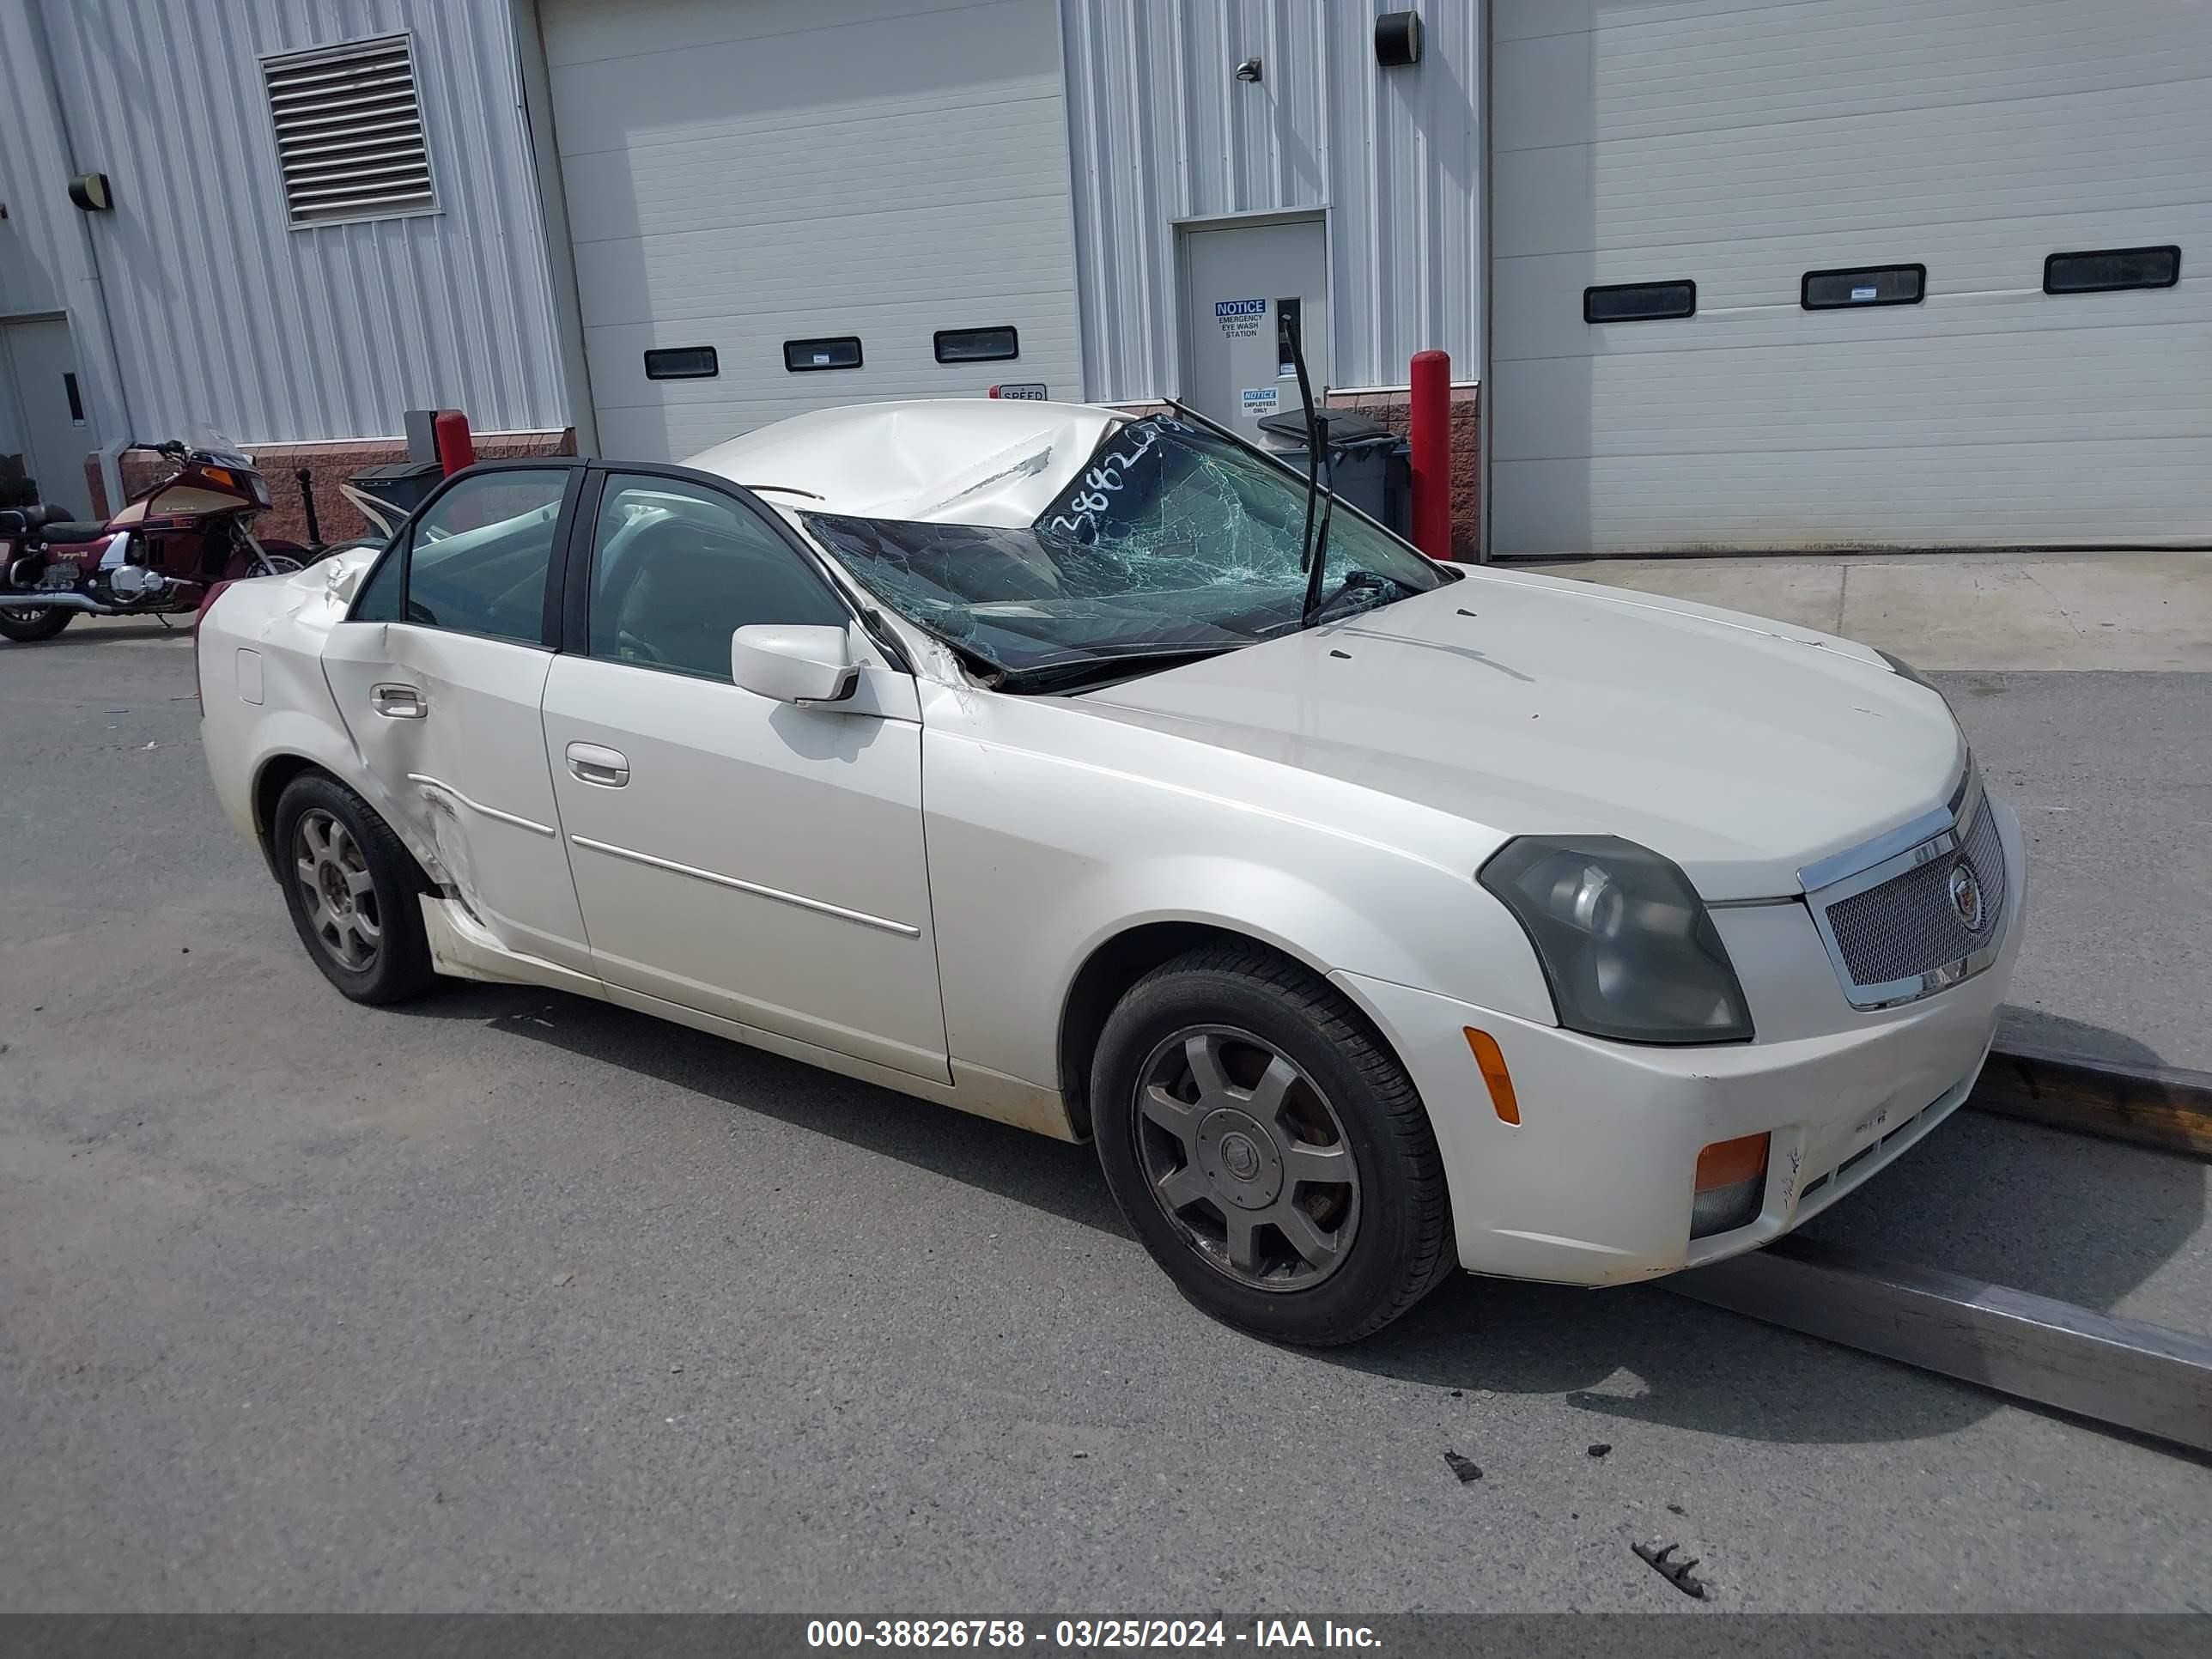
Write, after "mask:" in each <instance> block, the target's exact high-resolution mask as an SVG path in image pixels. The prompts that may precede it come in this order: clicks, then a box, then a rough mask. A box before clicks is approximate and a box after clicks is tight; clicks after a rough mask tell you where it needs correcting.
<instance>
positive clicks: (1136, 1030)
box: [1091, 946, 1456, 1347]
mask: <svg viewBox="0 0 2212 1659" xmlns="http://www.w3.org/2000/svg"><path fill="white" fill-rule="evenodd" d="M1091 1116H1092V1124H1093V1128H1094V1131H1095V1133H1096V1134H1097V1141H1098V1158H1099V1162H1100V1164H1102V1165H1103V1167H1104V1169H1105V1172H1106V1181H1107V1185H1108V1186H1109V1188H1112V1190H1113V1193H1114V1198H1115V1202H1116V1203H1118V1204H1119V1205H1120V1206H1121V1213H1122V1214H1123V1215H1124V1216H1126V1217H1127V1218H1128V1221H1129V1225H1131V1226H1132V1227H1133V1228H1134V1229H1135V1230H1136V1233H1137V1237H1139V1239H1140V1240H1141V1241H1142V1242H1143V1243H1144V1245H1145V1248H1146V1249H1147V1250H1149V1251H1150V1252H1151V1253H1152V1259H1153V1260H1154V1261H1157V1262H1158V1263H1159V1264H1160V1266H1161V1267H1163V1268H1164V1269H1165V1270H1166V1272H1167V1273H1168V1276H1169V1277H1170V1278H1171V1279H1174V1280H1175V1282H1176V1287H1177V1288H1178V1289H1180V1290H1181V1291H1182V1293H1183V1295H1184V1296H1185V1297H1188V1299H1189V1300H1190V1301H1191V1302H1193V1303H1194V1304H1196V1305H1197V1306H1199V1307H1200V1308H1201V1309H1203V1310H1205V1311H1206V1312H1207V1313H1210V1314H1212V1316H1214V1317H1215V1318H1217V1319H1219V1320H1222V1321H1224V1322H1226V1323H1228V1324H1231V1325H1235V1326H1237V1327H1239V1328H1242V1329H1244V1330H1248V1331H1250V1332H1252V1333H1254V1334H1256V1335H1259V1336H1263V1337H1267V1338H1270V1339H1272V1340H1277V1341H1284V1342H1294V1343H1299V1344H1304V1345H1306V1346H1316V1347H1327V1346H1336V1345H1339V1344H1342V1343H1346V1342H1356V1341H1358V1340H1360V1339H1361V1338H1363V1337H1365V1336H1369V1335H1371V1334H1374V1333H1375V1332H1376V1331H1378V1330H1380V1329H1382V1328H1383V1327H1384V1326H1385V1325H1388V1324H1389V1322H1391V1321H1392V1320H1394V1319H1396V1318H1397V1317H1399V1316H1401V1314H1403V1313H1405V1312H1406V1311H1407V1310H1408V1309H1410V1308H1412V1307H1413V1304H1415V1303H1417V1302H1419V1300H1420V1299H1421V1297H1424V1296H1425V1295H1426V1294H1427V1293H1428V1292H1429V1291H1430V1290H1431V1289H1432V1288H1434V1286H1435V1285H1437V1282H1438V1281H1439V1280H1440V1279H1443V1276H1444V1275H1445V1274H1446V1273H1448V1272H1449V1270H1450V1268H1451V1267H1452V1266H1453V1265H1454V1263H1455V1259H1456V1253H1455V1249H1454V1246H1453V1242H1452V1229H1451V1210H1450V1204H1449V1200H1448V1198H1447V1196H1446V1194H1445V1191H1444V1180H1443V1158H1441V1156H1440V1155H1439V1154H1438V1152H1437V1143H1436V1136H1435V1134H1434V1133H1433V1132H1432V1131H1431V1128H1430V1127H1429V1120H1428V1115H1427V1113H1426V1112H1425V1110H1424V1109H1423V1108H1422V1105H1421V1101H1420V1097H1419V1094H1418V1093H1417V1092H1416V1091H1415V1090H1414V1088H1413V1080H1412V1079H1410V1078H1408V1077H1407V1075H1406V1073H1405V1069H1404V1068H1403V1067H1402V1066H1400V1065H1399V1063H1398V1061H1397V1060H1396V1058H1395V1056H1394V1055H1392V1054H1390V1052H1389V1050H1388V1049H1387V1048H1384V1047H1383V1044H1382V1043H1381V1042H1380V1041H1379V1040H1378V1038H1377V1037H1376V1035H1375V1034H1374V1032H1373V1031H1372V1030H1371V1029H1370V1027H1369V1026H1368V1024H1366V1022H1365V1021H1364V1019H1363V1018H1361V1017H1360V1016H1359V1014H1358V1011H1357V1010H1356V1009H1354V1008H1353V1007H1352V1005H1351V1004H1350V1003H1349V1002H1348V1001H1346V1000H1345V999H1344V998H1343V997H1342V996H1341V995H1340V994H1338V993H1337V992H1336V991H1334V990H1333V989H1332V988H1330V987H1329V986H1328V984H1327V983H1326V982H1325V981H1322V980H1320V979H1318V978H1317V977H1316V976H1315V975H1312V974H1310V973H1309V972H1307V971H1306V970H1305V969H1302V968H1300V967H1298V966H1297V964H1295V963H1290V962H1287V961H1285V960H1284V959H1283V958H1281V957H1277V956H1274V955H1273V954H1271V953H1268V952H1267V951H1261V950H1259V949H1257V948H1246V947H1239V946H1219V947H1210V948H1207V949H1205V950H1200V951H1193V952H1191V953H1189V954H1188V955H1186V956H1182V957H1177V958H1176V960H1174V961H1172V962H1170V963H1165V964H1164V965H1163V966H1161V967H1159V968H1157V969H1153V970H1152V972H1151V973H1149V974H1147V975H1146V976H1145V977H1144V978H1143V979H1141V980H1139V981H1138V982H1137V983H1136V984H1135V985H1134V986H1133V987H1131V988H1130V990H1129V992H1128V994H1127V995H1126V996H1124V997H1123V998H1122V1000H1121V1004H1120V1006H1118V1007H1116V1008H1115V1011H1114V1012H1113V1014H1112V1016H1111V1017H1110V1018H1109V1019H1108V1021H1107V1023H1106V1029H1105V1030H1104V1032H1103V1034H1102V1036H1101V1037H1100V1040H1099V1045H1098V1052H1097V1059H1096V1061H1095V1062H1094V1064H1093V1066H1092V1069H1091Z"/></svg>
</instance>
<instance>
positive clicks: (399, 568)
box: [346, 547, 407, 622]
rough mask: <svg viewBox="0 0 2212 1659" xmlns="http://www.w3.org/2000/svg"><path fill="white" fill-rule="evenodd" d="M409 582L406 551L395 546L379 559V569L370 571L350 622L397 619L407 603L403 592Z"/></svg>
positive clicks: (355, 600) (396, 620) (355, 596)
mask: <svg viewBox="0 0 2212 1659" xmlns="http://www.w3.org/2000/svg"><path fill="white" fill-rule="evenodd" d="M406 585H407V550H406V549H405V548H404V547H394V548H392V549H390V550H387V551H386V553H385V556H383V557H382V558H381V559H379V560H378V561H377V563H376V568H375V569H374V570H372V571H370V572H369V573H368V581H367V582H366V583H364V584H363V585H362V590H361V592H358V593H356V594H355V595H354V601H353V614H352V615H351V616H349V617H347V618H346V620H347V621H348V622H398V620H399V616H400V606H401V605H402V604H403V603H404V600H403V599H402V598H401V591H402V590H403V589H404V587H405V586H406Z"/></svg>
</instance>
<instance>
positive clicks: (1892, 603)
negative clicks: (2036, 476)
mask: <svg viewBox="0 0 2212 1659" xmlns="http://www.w3.org/2000/svg"><path fill="white" fill-rule="evenodd" d="M1539 568H1542V569H1544V570H1545V571H1547V573H1548V574H1553V575H1559V576H1571V577H1574V578H1576V579H1577V580H1584V581H1594V582H1601V583H1604V584H1606V585H1607V586H1616V587H1627V588H1633V589H1635V590H1637V591H1638V592H1645V593H1656V594H1662V595H1666V596H1668V597H1672V598H1675V599H1690V600H1694V601H1695V602H1697V603H1699V604H1700V605H1720V606H1723V607H1724V608H1725V609H1728V610H1731V611H1744V612H1746V613H1747V614H1748V615H1751V616H1754V617H1772V618H1774V619H1775V620H1777V621H1780V622H1785V623H1795V624H1796V625H1798V626H1800V627H1807V628H1815V629H1820V630H1821V631H1822V632H1825V633H1831V634H1840V635H1843V636H1844V638H1846V639H1854V640H1861V641H1865V642H1866V643H1867V644H1869V645H1875V646H1879V647H1881V648H1882V649H1884V650H1886V651H1892V652H1894V653H1896V654H1898V655H1899V656H1900V657H1903V658H1904V659H1905V660H1906V661H1908V662H1910V663H1911V664H1913V665H1915V666H1916V667H1919V668H1923V669H1929V670H1937V669H1962V670H1978V671H1989V672H2015V671H2048V670H2063V671H2092V670H2136V671H2169V672H2171V671H2183V672H2199V673H2202V672H2208V671H2212V554H2208V553H2203V552H2124V553H2009V554H1977V553H1937V554H1893V555H1858V556H1851V555H1838V556H1826V557H1807V558H1790V559H1777V558H1751V559H1726V558H1723V559H1621V560H1615V559H1583V560H1574V561H1566V562H1556V563H1547V564H1544V565H1542V566H1541V567H1539Z"/></svg>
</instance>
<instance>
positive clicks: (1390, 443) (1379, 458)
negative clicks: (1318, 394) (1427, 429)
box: [1260, 409, 1413, 536]
mask: <svg viewBox="0 0 2212 1659" xmlns="http://www.w3.org/2000/svg"><path fill="white" fill-rule="evenodd" d="M1316 414H1317V415H1318V416H1319V419H1320V422H1321V428H1322V441H1323V442H1324V443H1326V444H1327V445H1328V481H1329V484H1330V487H1331V488H1332V489H1334V491H1335V492H1336V497H1337V499H1338V500H1339V501H1349V502H1351V503H1352V506H1354V507H1358V509H1359V510H1360V511H1361V512H1362V513H1365V514H1367V516H1368V517H1369V518H1370V519H1374V520H1376V521H1378V522H1379V523H1381V524H1382V525H1383V526H1384V528H1386V529H1388V530H1390V531H1393V532H1395V533H1397V534H1398V535H1401V536H1404V535H1407V534H1410V533H1411V532H1412V530H1413V462H1412V453H1413V452H1412V451H1411V450H1410V449H1409V448H1408V447H1407V444H1406V441H1405V440H1404V439H1402V438H1401V437H1399V436H1397V435H1396V434H1395V433H1393V432H1392V431H1391V430H1390V428H1389V427H1387V426H1384V425H1383V423H1382V422H1380V421H1377V420H1373V419H1370V417H1369V416H1364V415H1361V414H1358V413H1355V412H1354V411H1353V410H1348V409H1324V410H1317V411H1316ZM1260 430H1261V431H1262V432H1264V433H1266V434H1267V436H1268V437H1269V438H1271V439H1273V441H1274V442H1273V444H1272V445H1271V446H1270V447H1271V448H1272V449H1273V453H1276V454H1278V455H1279V456H1281V457H1282V458H1283V459H1285V461H1288V462H1289V463H1290V464H1291V465H1292V466H1294V467H1296V468H1297V470H1298V471H1301V472H1303V471H1305V467H1306V453H1307V450H1306V417H1305V411H1304V410H1290V411H1289V412H1287V413H1285V414H1281V415H1270V416H1267V418H1266V419H1265V420H1263V421H1261V422H1260Z"/></svg>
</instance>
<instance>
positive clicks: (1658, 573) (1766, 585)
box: [1544, 559, 1844, 634]
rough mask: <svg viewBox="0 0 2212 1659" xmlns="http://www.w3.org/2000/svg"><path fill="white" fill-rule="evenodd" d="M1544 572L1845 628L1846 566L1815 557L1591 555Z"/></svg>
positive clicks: (1829, 629) (1833, 629)
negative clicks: (1744, 559) (1746, 558)
mask: <svg viewBox="0 0 2212 1659" xmlns="http://www.w3.org/2000/svg"><path fill="white" fill-rule="evenodd" d="M1544 571H1545V574H1547V575H1553V576H1576V577H1580V578H1582V579H1583V580H1587V581H1594V582H1602V583H1604V584H1605V585H1606V586H1608V587H1632V588H1634V589H1635V590H1636V591H1637V592H1639V593H1658V594H1662V595H1664V596H1666V597H1667V598H1669V599H1692V600H1695V601H1696V602H1697V603H1698V604H1699V605H1718V606H1719V607H1720V608H1721V609H1723V611H1745V612H1747V613H1748V614H1750V615H1752V616H1754V617H1772V618H1773V619H1774V620H1775V621H1777V622H1786V623H1795V624H1796V626H1797V627H1800V628H1812V629H1819V630H1820V632H1821V633H1823V634H1835V633H1840V632H1841V631H1842V628H1841V624H1842V622H1843V615H1844V569H1843V567H1842V566H1841V565H1840V564H1820V563H1815V562H1813V561H1811V560H1775V559H1758V560H1753V561H1747V562H1743V563H1736V562H1733V561H1730V560H1727V559H1619V560H1616V559H1591V560H1588V561H1584V562H1578V563H1576V564H1572V565H1564V564H1563V565H1547V566H1545V567H1544Z"/></svg>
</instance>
